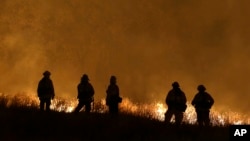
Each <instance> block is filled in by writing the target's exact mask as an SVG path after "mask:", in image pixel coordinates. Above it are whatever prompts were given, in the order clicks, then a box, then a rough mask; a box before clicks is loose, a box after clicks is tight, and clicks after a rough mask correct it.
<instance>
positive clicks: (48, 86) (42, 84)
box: [37, 71, 55, 111]
mask: <svg viewBox="0 0 250 141" xmlns="http://www.w3.org/2000/svg"><path fill="white" fill-rule="evenodd" d="M50 75H51V73H50V72H49V71H45V72H44V73H43V76H44V77H43V78H42V79H41V80H40V81H39V83H38V88H37V94H38V97H39V100H40V110H41V111H44V105H45V104H46V108H45V110H46V111H50V104H51V100H52V99H54V97H55V91H54V86H53V82H52V80H51V79H50Z"/></svg>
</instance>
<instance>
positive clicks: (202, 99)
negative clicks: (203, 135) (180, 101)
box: [192, 85, 214, 126]
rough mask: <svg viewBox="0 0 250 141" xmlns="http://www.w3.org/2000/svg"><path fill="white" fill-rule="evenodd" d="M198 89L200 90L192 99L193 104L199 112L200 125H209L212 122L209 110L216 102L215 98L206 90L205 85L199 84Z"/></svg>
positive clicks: (197, 112) (198, 120)
mask: <svg viewBox="0 0 250 141" xmlns="http://www.w3.org/2000/svg"><path fill="white" fill-rule="evenodd" d="M197 90H198V91H199V92H198V93H197V94H196V95H195V97H194V99H193V100H192V105H193V106H194V107H195V111H196V114H197V122H198V124H199V125H200V126H203V125H206V126H208V125H209V124H210V118H209V112H210V109H211V107H212V106H213V104H214V99H213V98H212V96H211V95H210V94H209V93H207V92H206V88H205V86H203V85H199V86H198V87H197Z"/></svg>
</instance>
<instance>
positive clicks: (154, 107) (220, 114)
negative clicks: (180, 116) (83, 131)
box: [0, 93, 250, 126]
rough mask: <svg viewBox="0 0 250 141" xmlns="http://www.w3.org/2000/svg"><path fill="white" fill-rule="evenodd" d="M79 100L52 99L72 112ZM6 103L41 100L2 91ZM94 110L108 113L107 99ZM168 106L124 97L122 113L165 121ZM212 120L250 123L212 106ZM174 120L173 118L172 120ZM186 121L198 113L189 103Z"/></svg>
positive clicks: (30, 103)
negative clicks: (142, 102)
mask: <svg viewBox="0 0 250 141" xmlns="http://www.w3.org/2000/svg"><path fill="white" fill-rule="evenodd" d="M77 103H78V101H77V100H76V99H63V98H55V99H54V100H53V101H52V105H51V109H52V110H54V111H57V112H65V113H71V112H73V110H74V108H75V107H76V105H77ZM3 105H6V106H7V107H12V106H19V107H20V106H21V107H24V108H25V107H35V108H36V109H38V107H39V106H38V105H39V100H38V98H36V97H34V96H26V95H23V94H18V95H15V96H12V97H10V96H7V95H5V94H2V93H0V106H3ZM92 107H93V109H92V112H97V113H107V112H108V107H107V106H106V105H105V100H104V99H102V100H100V101H95V102H94V103H92ZM166 110H167V107H166V105H165V104H164V103H162V102H153V103H149V104H139V103H133V102H132V101H131V100H130V99H128V98H124V99H123V102H122V103H121V104H120V111H121V112H122V113H127V114H132V115H135V116H141V117H147V118H149V119H156V120H159V121H164V114H165V112H166ZM210 117H211V122H212V125H214V126H224V125H229V124H233V125H241V124H250V118H249V117H248V116H247V115H244V114H241V113H237V112H233V111H230V110H227V111H222V110H220V111H219V110H217V109H216V108H212V110H211V115H210ZM173 121H174V120H173V119H172V122H173ZM184 122H185V123H187V124H196V113H195V109H194V108H193V106H192V105H191V104H190V103H188V107H187V110H186V112H185V114H184Z"/></svg>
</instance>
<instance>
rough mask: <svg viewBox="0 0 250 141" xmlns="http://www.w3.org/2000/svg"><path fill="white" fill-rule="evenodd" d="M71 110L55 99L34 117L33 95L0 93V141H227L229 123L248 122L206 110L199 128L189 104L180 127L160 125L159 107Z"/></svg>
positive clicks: (67, 102) (72, 102)
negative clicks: (207, 120)
mask: <svg viewBox="0 0 250 141" xmlns="http://www.w3.org/2000/svg"><path fill="white" fill-rule="evenodd" d="M76 105H77V100H76V99H63V98H55V99H54V100H53V102H52V105H51V109H52V111H51V112H49V113H47V112H40V111H39V109H38V107H39V100H38V98H37V97H35V96H29V95H26V94H23V93H20V94H17V95H13V96H10V95H6V94H2V93H0V125H1V129H0V133H1V135H2V136H0V140H116V141H119V140H124V141H125V140H136V141H137V140H138V141H139V140H145V141H147V140H148V141H151V140H152V141H154V140H158V141H160V140H166V139H168V140H173V141H175V140H178V141H186V140H197V141H198V140H203V141H206V140H207V141H210V140H229V130H228V126H229V125H230V124H246V123H249V122H248V121H249V120H247V119H248V118H247V117H244V116H242V115H241V114H238V113H234V112H225V113H220V112H218V111H215V110H212V114H211V118H212V123H213V125H214V126H211V127H206V128H203V129H201V128H199V127H198V126H197V125H196V124H195V120H196V118H195V112H194V109H193V107H192V106H191V105H190V104H189V105H188V108H187V111H186V113H185V118H184V124H183V125H182V126H181V128H179V127H176V126H174V125H168V126H167V125H165V124H164V122H162V121H163V120H164V113H165V111H166V106H165V104H163V103H159V102H154V103H150V104H136V103H133V102H131V101H130V100H129V99H127V98H125V99H124V100H123V102H122V103H121V104H120V111H121V113H120V115H119V116H111V115H109V114H107V111H108V109H107V106H106V105H105V101H104V100H100V101H95V102H94V104H93V105H92V106H93V107H94V108H93V110H92V112H91V114H86V113H84V112H80V113H79V114H77V115H76V114H73V113H72V111H73V110H74V108H75V107H76ZM221 125H222V126H221Z"/></svg>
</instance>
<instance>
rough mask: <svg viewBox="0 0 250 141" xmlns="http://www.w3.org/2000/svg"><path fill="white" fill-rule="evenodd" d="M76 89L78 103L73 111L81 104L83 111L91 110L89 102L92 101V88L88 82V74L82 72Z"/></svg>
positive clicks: (76, 111)
mask: <svg viewBox="0 0 250 141" xmlns="http://www.w3.org/2000/svg"><path fill="white" fill-rule="evenodd" d="M77 91H78V95H77V98H78V105H77V107H76V108H75V111H74V112H75V113H78V112H79V111H80V110H81V109H82V107H83V106H85V112H87V113H89V112H90V110H91V103H92V102H93V101H94V93H95V92H94V88H93V86H92V85H91V84H90V83H89V77H88V75H86V74H84V75H83V76H82V78H81V82H80V83H79V84H78V86H77Z"/></svg>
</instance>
